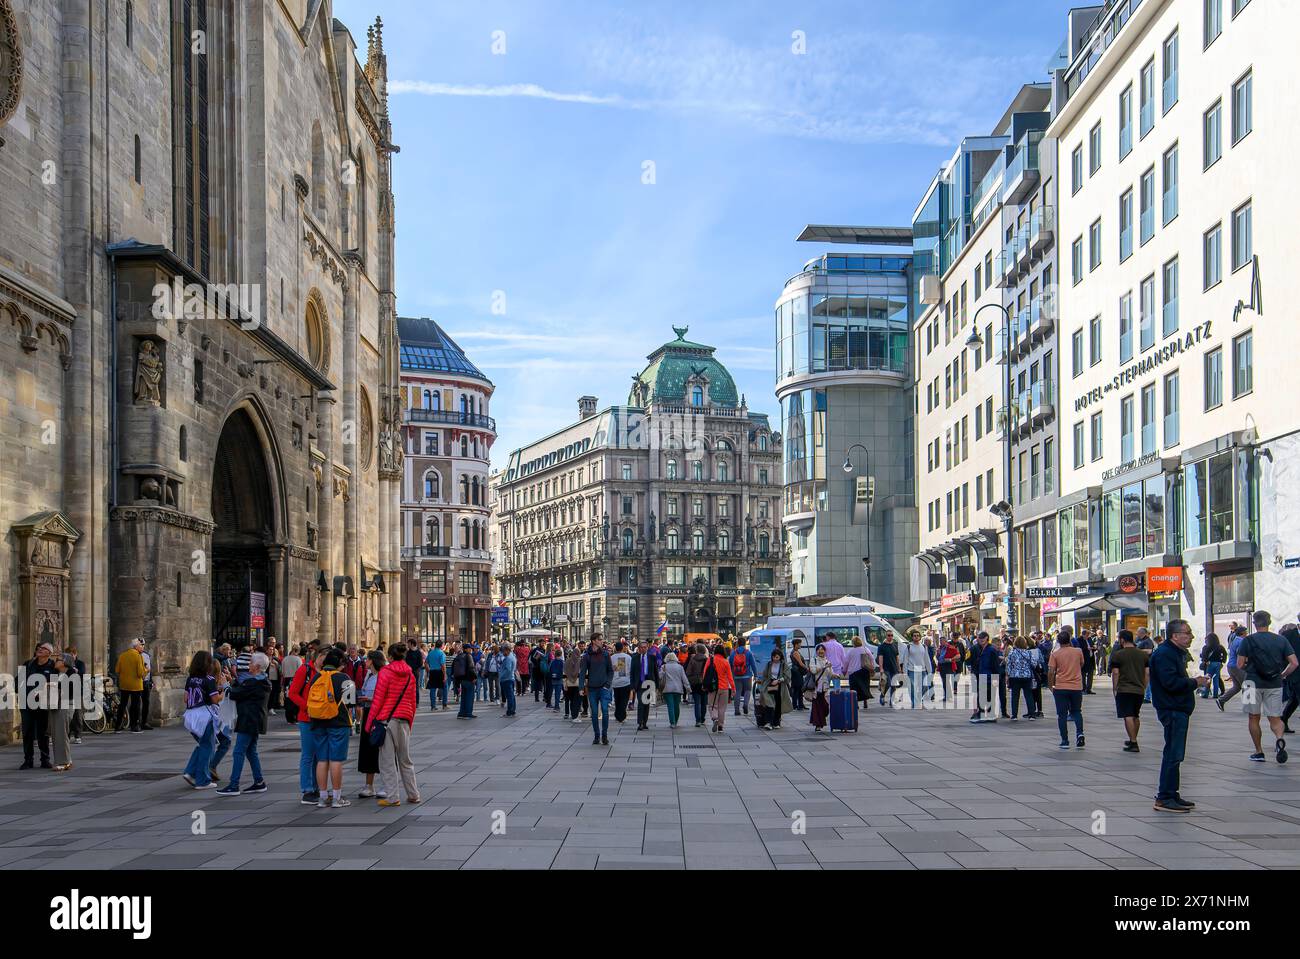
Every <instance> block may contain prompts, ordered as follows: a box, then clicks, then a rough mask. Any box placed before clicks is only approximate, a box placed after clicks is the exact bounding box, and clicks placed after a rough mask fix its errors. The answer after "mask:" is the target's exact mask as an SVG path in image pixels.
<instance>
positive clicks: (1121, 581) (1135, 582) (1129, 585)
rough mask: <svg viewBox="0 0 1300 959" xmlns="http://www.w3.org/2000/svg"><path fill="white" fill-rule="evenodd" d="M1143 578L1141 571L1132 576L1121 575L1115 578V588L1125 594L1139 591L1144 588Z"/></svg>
mask: <svg viewBox="0 0 1300 959" xmlns="http://www.w3.org/2000/svg"><path fill="white" fill-rule="evenodd" d="M1145 578H1146V577H1145V576H1143V575H1142V574H1141V573H1137V574H1134V575H1132V576H1121V577H1119V578H1118V579H1117V580H1115V588H1116V589H1117V590H1118V591H1119V592H1121V593H1124V594H1125V595H1131V594H1133V593H1140V592H1142V591H1143V590H1144V589H1146V583H1145V582H1144V580H1145Z"/></svg>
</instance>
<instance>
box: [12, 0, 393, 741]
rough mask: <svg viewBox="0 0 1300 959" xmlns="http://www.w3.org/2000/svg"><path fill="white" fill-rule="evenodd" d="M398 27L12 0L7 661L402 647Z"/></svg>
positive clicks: (278, 9)
mask: <svg viewBox="0 0 1300 959" xmlns="http://www.w3.org/2000/svg"><path fill="white" fill-rule="evenodd" d="M382 29H383V25H382V21H378V20H377V21H376V23H375V24H374V25H373V26H371V27H370V28H369V30H368V31H367V37H366V48H365V50H364V51H360V52H359V51H358V50H357V47H356V44H355V43H354V40H353V37H352V35H351V33H350V32H349V31H348V29H347V28H346V27H345V26H344V25H343V24H341V23H340V22H339V21H337V20H335V19H334V18H333V16H332V3H331V2H330V0H151V2H139V0H136V2H131V0H123V2H113V3H108V4H86V3H84V2H70V0H0V447H2V448H3V455H0V535H3V536H4V541H3V542H0V672H3V673H10V674H12V673H14V672H16V670H17V668H18V666H19V665H20V664H21V663H22V662H24V661H25V660H27V659H28V658H29V657H30V656H31V655H32V651H33V647H34V645H35V644H36V643H37V642H38V641H40V640H42V639H45V640H49V641H52V642H53V643H54V644H55V646H56V648H61V647H64V646H68V645H74V646H76V648H77V649H78V651H79V655H80V657H81V658H82V659H83V660H84V661H85V662H86V663H87V665H88V666H89V667H90V669H91V670H92V671H93V672H95V673H97V674H102V673H104V672H106V671H108V670H110V669H111V668H112V666H113V663H114V660H115V659H116V654H117V653H118V652H119V651H120V650H121V649H122V648H124V646H125V645H126V644H127V643H129V642H130V641H131V640H133V639H135V638H137V637H139V638H141V639H143V640H144V642H145V644H146V647H147V648H148V649H149V651H150V652H151V653H152V656H153V664H154V671H155V690H156V692H157V693H158V695H156V696H155V697H154V702H155V707H154V708H155V710H159V709H160V710H161V712H162V713H163V715H164V716H167V715H174V714H175V713H176V712H177V709H178V706H179V700H180V698H181V693H180V690H179V686H181V685H183V677H184V673H185V669H186V667H187V665H188V663H189V660H190V657H191V656H192V655H193V653H194V652H195V651H197V650H200V649H209V648H211V647H212V646H213V645H214V644H216V643H220V642H222V641H230V642H232V643H236V644H238V643H240V642H243V641H247V640H250V639H251V640H252V641H254V642H255V643H256V642H261V641H264V640H265V639H267V638H269V637H271V636H275V637H276V638H278V639H279V641H280V642H281V645H285V644H287V643H293V644H296V643H300V642H305V641H307V640H309V639H315V638H319V639H321V640H328V641H343V642H347V643H356V644H358V645H368V646H376V645H380V644H387V643H389V642H394V641H396V640H397V638H398V637H399V635H400V610H401V600H400V596H399V595H398V593H399V590H400V584H401V579H402V577H401V558H400V547H401V543H400V538H399V535H398V531H399V521H400V507H399V495H400V478H401V475H402V463H401V459H402V442H401V434H400V431H401V420H402V407H401V402H400V395H399V364H398V346H397V330H396V303H395V297H394V282H393V253H394V210H393V194H392V190H391V183H392V178H391V172H392V170H391V162H392V156H393V154H394V153H395V152H397V147H396V146H395V145H394V144H393V142H392V131H391V127H390V124H389V118H388V95H387V68H386V60H385V56H384V49H383V35H382ZM0 719H2V721H0V736H3V734H4V732H6V731H7V730H8V729H10V728H11V726H12V723H13V722H14V721H15V717H14V716H12V715H8V714H6V715H4V716H3V717H0Z"/></svg>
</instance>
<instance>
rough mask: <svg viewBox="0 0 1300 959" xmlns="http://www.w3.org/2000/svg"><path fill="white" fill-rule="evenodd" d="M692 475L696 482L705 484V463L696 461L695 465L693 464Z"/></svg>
mask: <svg viewBox="0 0 1300 959" xmlns="http://www.w3.org/2000/svg"><path fill="white" fill-rule="evenodd" d="M691 473H692V475H693V476H694V479H695V482H697V483H703V482H704V461H703V460H696V461H695V462H694V463H692V464H691Z"/></svg>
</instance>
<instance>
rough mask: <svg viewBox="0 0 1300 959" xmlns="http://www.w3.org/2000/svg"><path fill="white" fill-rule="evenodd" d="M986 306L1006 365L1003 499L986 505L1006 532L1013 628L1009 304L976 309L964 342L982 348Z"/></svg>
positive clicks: (1009, 617) (1012, 625)
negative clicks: (997, 324) (996, 322)
mask: <svg viewBox="0 0 1300 959" xmlns="http://www.w3.org/2000/svg"><path fill="white" fill-rule="evenodd" d="M985 310H997V311H998V312H999V313H1001V314H1002V321H1003V327H1002V329H1003V337H1002V365H1003V366H1004V367H1005V374H1006V375H1005V376H1004V378H1003V395H1004V396H1005V397H1006V403H1005V405H1004V406H1003V409H1004V410H1005V411H1006V421H1005V427H1004V429H1003V431H1002V449H1003V457H1002V491H1003V501H1002V502H1001V503H999V504H997V505H996V506H991V507H989V509H990V512H992V513H993V515H995V516H1001V518H1002V524H1003V528H1004V529H1005V530H1006V534H1007V555H1006V568H1007V628H1008V629H1010V630H1013V631H1014V630H1015V628H1016V604H1015V599H1014V593H1015V582H1016V574H1015V569H1016V550H1015V543H1014V541H1013V540H1012V532H1013V521H1012V513H1011V307H1009V306H1003V305H1002V304H1001V303H985V304H984V305H983V306H981V307H980V308H979V309H978V310H976V311H975V315H974V317H972V318H971V331H970V336H969V337H967V339H966V346H967V348H968V349H970V350H971V351H972V352H976V351H978V350H982V349H983V348H984V340H983V339H982V338H981V337H980V324H979V319H980V314H981V313H983V312H984V311H985Z"/></svg>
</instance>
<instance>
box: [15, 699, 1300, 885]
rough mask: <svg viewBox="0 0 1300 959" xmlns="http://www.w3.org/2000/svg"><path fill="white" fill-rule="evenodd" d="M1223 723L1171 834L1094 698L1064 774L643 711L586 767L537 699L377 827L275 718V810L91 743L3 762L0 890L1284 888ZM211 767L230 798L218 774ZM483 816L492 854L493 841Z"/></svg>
mask: <svg viewBox="0 0 1300 959" xmlns="http://www.w3.org/2000/svg"><path fill="white" fill-rule="evenodd" d="M1235 705H1236V704H1235V703H1234V704H1232V705H1230V706H1229V709H1228V712H1227V713H1226V714H1220V713H1219V712H1218V710H1216V709H1214V708H1213V705H1212V704H1209V703H1206V704H1204V705H1202V706H1200V708H1198V709H1197V711H1196V715H1195V717H1194V718H1193V721H1192V733H1191V737H1190V743H1189V748H1188V762H1187V763H1186V765H1185V766H1184V776H1183V793H1184V794H1185V795H1186V796H1187V797H1188V798H1191V799H1194V800H1196V801H1197V803H1198V804H1199V805H1198V808H1197V810H1196V811H1195V812H1193V813H1192V814H1191V815H1187V816H1177V815H1170V814H1162V813H1156V812H1154V811H1153V810H1152V809H1151V796H1152V794H1153V792H1154V785H1155V780H1156V770H1157V767H1158V765H1159V757H1160V750H1159V732H1160V731H1159V726H1158V724H1157V723H1156V722H1155V717H1154V714H1152V713H1150V711H1149V710H1147V711H1145V712H1147V717H1146V718H1147V720H1148V721H1147V724H1146V726H1145V727H1144V729H1143V733H1142V743H1143V747H1144V751H1143V752H1142V753H1141V754H1140V755H1129V754H1126V753H1123V752H1121V751H1120V745H1121V743H1122V740H1123V738H1124V737H1123V734H1122V728H1121V727H1120V725H1119V723H1118V721H1117V720H1115V719H1114V718H1113V710H1112V709H1111V697H1110V694H1109V691H1108V689H1106V688H1105V687H1099V693H1098V695H1096V696H1089V697H1086V698H1085V723H1086V724H1087V733H1088V747H1087V749H1086V750H1083V751H1078V750H1071V751H1069V752H1061V751H1058V749H1057V737H1056V729H1055V725H1056V724H1055V720H1054V717H1053V713H1052V709H1051V706H1050V705H1049V706H1048V719H1047V720H1044V721H1037V722H1032V723H1030V722H1025V721H1023V720H1022V721H1021V722H1018V723H1012V722H1008V721H1005V720H1003V721H1000V722H998V723H997V724H996V725H985V726H982V727H972V726H969V725H968V724H967V723H966V714H965V713H964V712H953V711H947V712H920V713H917V712H910V711H891V710H885V709H880V708H877V707H876V706H875V705H873V706H872V707H871V709H870V710H868V711H867V712H866V713H864V714H863V716H862V719H863V723H862V729H861V731H860V732H859V733H858V734H857V735H837V736H835V737H833V738H832V737H830V736H826V735H822V736H816V735H814V734H813V732H812V731H811V728H810V727H808V726H807V725H805V723H806V717H807V713H800V714H797V715H796V716H795V717H794V718H793V722H791V723H789V724H788V725H787V727H786V728H785V729H783V730H780V731H776V732H771V733H769V732H764V731H762V730H759V729H757V728H756V727H755V726H754V725H753V724H752V721H748V718H746V721H736V720H732V721H729V724H728V730H727V732H726V733H725V734H723V735H718V736H714V735H710V734H709V733H708V732H707V731H706V730H697V729H694V728H693V727H692V726H691V725H689V721H688V725H687V727H686V728H684V729H680V730H679V731H678V732H677V733H676V734H673V733H671V732H669V731H668V730H667V729H666V728H665V726H666V722H667V720H666V717H665V714H664V711H663V710H662V709H659V710H657V711H656V714H655V717H654V719H653V720H652V729H651V731H650V732H642V733H637V732H636V731H635V728H634V727H635V721H634V719H629V721H628V723H627V725H626V726H623V727H617V726H616V727H615V728H614V729H613V730H611V733H610V740H611V745H610V746H609V747H607V748H601V747H596V746H592V745H591V727H590V725H589V724H584V725H571V724H569V723H567V722H565V721H563V720H561V719H560V718H558V716H557V714H556V713H554V712H552V711H547V710H545V709H543V708H542V707H541V706H539V705H535V704H534V703H533V700H532V696H531V694H530V695H529V696H528V697H527V699H526V700H521V703H520V712H519V715H518V716H517V717H516V718H514V719H511V720H506V719H504V718H501V716H500V708H499V707H494V706H492V705H482V704H480V705H479V707H478V708H477V712H478V714H479V716H480V718H478V719H476V720H474V721H473V722H472V723H471V722H463V721H457V720H456V719H455V712H454V708H453V710H451V711H448V712H439V713H437V714H434V715H430V714H429V713H428V712H421V713H420V715H419V717H418V719H417V722H416V727H415V744H416V745H415V759H416V766H417V769H418V771H419V779H420V784H421V787H422V789H423V793H424V795H423V798H424V802H423V803H422V804H420V805H416V806H408V805H403V806H402V807H400V808H397V809H379V808H377V807H376V806H375V805H374V802H373V800H355V799H354V803H355V804H354V805H353V806H352V807H351V808H348V809H345V810H339V811H337V812H334V811H328V810H323V809H316V808H311V807H307V806H303V805H301V804H300V803H299V801H298V799H299V794H298V791H297V772H296V769H297V741H298V740H297V734H296V732H294V731H293V730H291V729H289V728H288V726H287V725H286V724H285V722H284V719H283V717H282V716H281V717H273V719H272V726H271V733H270V734H269V735H268V736H266V737H264V739H263V742H262V756H263V762H264V763H265V765H266V776H267V779H268V781H269V782H270V784H271V791H270V792H269V793H266V794H263V795H256V796H240V797H233V798H223V797H219V796H216V795H214V793H213V792H212V791H207V792H195V791H193V790H191V789H189V788H188V787H186V786H185V784H184V782H183V781H182V780H181V779H180V776H179V771H180V770H181V768H182V767H183V765H184V763H185V759H186V758H187V756H188V754H189V751H190V747H191V744H192V740H191V739H190V737H189V736H188V734H186V733H185V731H184V730H183V729H181V728H179V727H169V728H166V729H160V730H155V731H152V732H148V733H143V734H140V735H131V734H128V733H120V734H116V735H113V734H108V735H103V736H88V737H87V738H86V743H85V745H83V746H81V747H78V748H76V749H75V750H74V757H73V758H74V763H75V768H74V769H73V770H72V771H70V772H68V773H63V774H58V773H53V772H49V771H40V770H36V771H30V772H21V773H20V772H18V771H17V769H16V767H17V766H18V764H19V762H20V761H21V754H20V752H19V750H18V749H17V748H7V749H5V750H3V751H2V752H0V761H2V762H3V768H2V769H0V866H3V867H5V868H8V869H65V868H78V869H98V868H102V869H110V868H114V867H118V866H125V867H128V868H164V869H190V868H197V867H201V866H219V867H243V868H298V869H322V868H326V867H330V868H340V869H349V868H356V869H366V868H376V869H380V868H399V869H415V868H422V869H457V868H466V869H500V868H553V869H593V868H594V869H620V868H656V869H681V868H760V869H771V868H780V869H792V868H812V869H816V868H823V869H840V868H872V869H960V868H966V869H978V868H990V867H992V868H1017V869H1043V868H1054V867H1067V868H1096V869H1108V868H1109V869H1154V868H1192V869H1228V868H1233V869H1256V868H1274V869H1275V868H1296V867H1300V760H1298V761H1296V762H1293V763H1291V764H1289V765H1287V766H1278V765H1277V764H1276V763H1275V762H1273V761H1272V759H1271V758H1270V761H1269V762H1268V763H1267V764H1266V765H1263V766H1258V765H1254V764H1252V763H1250V762H1248V761H1247V759H1246V755H1247V753H1248V752H1249V748H1248V747H1249V744H1248V742H1247V740H1246V738H1245V721H1244V719H1243V718H1242V717H1241V715H1240V713H1239V712H1238V711H1237V710H1236V709H1233V708H1232V707H1233V706H1235ZM688 715H689V714H688ZM1297 745H1300V740H1298V741H1297ZM1271 755H1272V753H1271V748H1270V757H1271ZM353 757H354V758H353V760H352V761H351V762H350V763H349V765H348V767H347V769H348V771H347V774H346V777H345V787H346V789H347V793H348V795H349V797H350V798H351V797H355V794H356V791H357V789H358V788H359V785H360V782H361V778H360V776H359V774H357V773H356V772H354V771H353V770H354V769H355V741H354V749H353ZM222 765H223V768H222V770H221V771H222V773H223V775H225V774H228V773H229V768H230V766H229V760H228V759H227V760H226V761H224V762H223V764H222ZM130 774H146V778H137V779H131V778H126V777H127V776H128V775H130ZM167 774H172V775H170V776H168V775H167ZM164 776H165V777H166V778H156V777H164ZM245 777H246V778H245V785H247V784H248V783H249V782H251V778H248V774H247V773H245ZM196 810H203V811H204V812H205V813H206V820H207V821H206V826H207V831H206V835H201V836H196V835H193V834H192V831H191V823H192V821H193V820H192V814H193V813H194V812H195V811H196ZM796 810H802V811H803V812H804V813H805V814H806V816H807V831H806V833H805V834H804V835H795V834H793V833H792V830H791V822H792V819H791V817H792V814H794V813H795V811H796ZM1098 810H1100V811H1101V812H1104V814H1105V822H1104V833H1103V834H1100V835H1098V834H1095V833H1094V822H1095V819H1094V815H1095V813H1096V811H1098ZM497 811H504V813H505V834H504V835H493V834H492V826H493V821H494V813H497ZM496 819H497V820H498V821H499V820H500V814H499V813H497V815H496Z"/></svg>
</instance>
